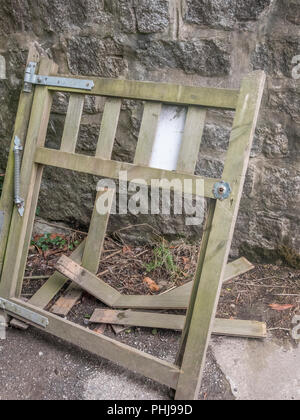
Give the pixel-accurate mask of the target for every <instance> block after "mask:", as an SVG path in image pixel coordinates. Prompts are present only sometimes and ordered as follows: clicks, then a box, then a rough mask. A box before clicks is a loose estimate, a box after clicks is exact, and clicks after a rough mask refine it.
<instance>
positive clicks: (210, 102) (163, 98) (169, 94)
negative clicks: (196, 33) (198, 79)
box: [49, 75, 239, 109]
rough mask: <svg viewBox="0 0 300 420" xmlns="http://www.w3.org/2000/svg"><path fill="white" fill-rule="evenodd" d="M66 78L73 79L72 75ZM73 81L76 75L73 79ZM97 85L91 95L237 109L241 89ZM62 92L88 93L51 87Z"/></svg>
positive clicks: (101, 82) (123, 82)
mask: <svg viewBox="0 0 300 420" xmlns="http://www.w3.org/2000/svg"><path fill="white" fill-rule="evenodd" d="M66 77H70V76H69V75H68V76H66ZM72 77H73V78H74V77H75V78H76V76H72ZM89 79H90V80H93V82H94V84H95V86H94V88H93V89H92V90H91V91H90V92H89V94H90V95H96V96H98V95H100V96H112V97H116V98H125V99H137V100H144V101H154V102H164V103H167V104H174V105H200V106H204V107H213V108H224V109H235V108H236V105H237V100H238V95H239V90H237V89H220V88H210V87H197V86H182V85H176V84H171V83H155V82H139V81H132V80H118V79H104V78H93V77H89ZM49 89H51V90H55V91H56V90H58V91H60V92H63V91H65V92H75V93H76V92H77V93H85V94H86V91H85V90H78V89H71V88H62V87H56V86H49Z"/></svg>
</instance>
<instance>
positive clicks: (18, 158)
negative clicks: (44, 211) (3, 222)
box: [14, 136, 24, 217]
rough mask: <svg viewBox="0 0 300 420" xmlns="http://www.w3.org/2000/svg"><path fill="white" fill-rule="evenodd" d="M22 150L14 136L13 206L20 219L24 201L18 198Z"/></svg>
mask: <svg viewBox="0 0 300 420" xmlns="http://www.w3.org/2000/svg"><path fill="white" fill-rule="evenodd" d="M22 150H23V147H22V144H21V140H20V139H19V137H18V136H15V143H14V155H15V170H14V172H15V175H14V184H15V199H14V201H15V204H16V206H17V208H18V212H19V214H20V216H21V217H23V215H24V200H23V198H21V197H20V170H21V151H22Z"/></svg>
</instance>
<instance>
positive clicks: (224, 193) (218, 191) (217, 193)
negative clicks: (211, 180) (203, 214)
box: [213, 181, 231, 201]
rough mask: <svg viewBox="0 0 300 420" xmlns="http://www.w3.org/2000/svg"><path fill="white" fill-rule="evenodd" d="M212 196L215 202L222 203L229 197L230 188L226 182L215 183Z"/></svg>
mask: <svg viewBox="0 0 300 420" xmlns="http://www.w3.org/2000/svg"><path fill="white" fill-rule="evenodd" d="M213 194H214V197H215V198H216V199H217V200H220V201H223V200H225V199H226V198H228V197H229V196H230V194H231V187H230V185H229V184H228V182H225V181H221V182H216V183H215V185H214V188H213Z"/></svg>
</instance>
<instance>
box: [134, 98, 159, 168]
mask: <svg viewBox="0 0 300 420" xmlns="http://www.w3.org/2000/svg"><path fill="white" fill-rule="evenodd" d="M161 108H162V104H161V103H152V102H146V103H145V106H144V114H143V119H142V124H141V129H140V133H139V138H138V143H137V148H136V152H135V158H134V163H135V164H136V165H141V166H149V163H150V159H151V155H152V149H153V144H154V141H155V137H156V131H157V127H158V121H159V117H160V113H161Z"/></svg>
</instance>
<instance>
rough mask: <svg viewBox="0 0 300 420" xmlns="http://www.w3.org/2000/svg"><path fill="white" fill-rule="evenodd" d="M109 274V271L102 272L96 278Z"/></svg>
mask: <svg viewBox="0 0 300 420" xmlns="http://www.w3.org/2000/svg"><path fill="white" fill-rule="evenodd" d="M106 273H109V270H104V271H102V272H101V273H99V274H97V277H101V276H104V274H106Z"/></svg>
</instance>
